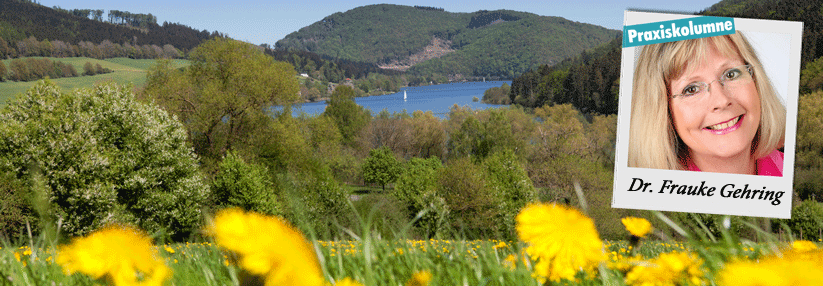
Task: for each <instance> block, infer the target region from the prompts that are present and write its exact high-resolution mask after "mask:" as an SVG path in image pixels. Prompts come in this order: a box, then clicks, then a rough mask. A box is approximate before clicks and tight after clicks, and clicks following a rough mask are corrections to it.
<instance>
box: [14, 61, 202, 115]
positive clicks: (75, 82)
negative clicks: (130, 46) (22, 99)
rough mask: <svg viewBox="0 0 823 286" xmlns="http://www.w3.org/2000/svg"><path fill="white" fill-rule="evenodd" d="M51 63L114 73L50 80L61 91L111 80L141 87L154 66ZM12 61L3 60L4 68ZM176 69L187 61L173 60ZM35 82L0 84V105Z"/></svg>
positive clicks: (146, 64)
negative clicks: (96, 66) (94, 67)
mask: <svg viewBox="0 0 823 286" xmlns="http://www.w3.org/2000/svg"><path fill="white" fill-rule="evenodd" d="M48 59H50V60H52V61H61V62H64V63H66V64H71V65H73V66H74V68H75V69H77V72H79V73H82V72H83V65H84V64H85V63H86V62H90V63H92V64H98V63H99V64H100V65H101V66H103V67H104V68H108V69H110V70H112V71H114V72H112V73H107V74H100V75H94V76H79V77H67V78H58V79H52V81H53V82H54V83H55V84H57V85H58V86H60V88H62V89H63V90H72V89H74V88H79V87H90V86H92V85H93V84H94V83H97V82H104V81H110V80H113V81H115V82H118V83H121V84H126V83H133V84H134V85H135V86H142V85H144V84H145V83H146V70H148V69H149V68H150V67H151V66H152V65H154V60H135V59H129V58H112V59H106V60H98V59H92V58H82V57H80V58H48ZM11 61H12V60H3V63H4V64H5V65H6V67H8V66H9V63H10V62H11ZM173 63H174V65H175V66H176V67H184V66H187V65H189V62H188V61H187V60H174V62H173ZM35 83H36V81H29V82H13V81H5V82H0V105H4V104H5V103H6V102H7V101H8V100H11V99H12V98H14V96H15V95H17V94H19V93H23V92H25V91H26V89H28V88H30V87H31V86H33V85H34V84H35Z"/></svg>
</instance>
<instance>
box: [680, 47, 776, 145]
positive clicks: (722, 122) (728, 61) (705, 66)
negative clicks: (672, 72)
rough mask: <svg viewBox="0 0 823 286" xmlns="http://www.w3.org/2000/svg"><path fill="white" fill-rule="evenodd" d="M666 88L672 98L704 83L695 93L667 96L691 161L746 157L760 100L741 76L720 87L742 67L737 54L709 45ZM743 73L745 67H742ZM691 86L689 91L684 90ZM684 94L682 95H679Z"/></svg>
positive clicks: (741, 61)
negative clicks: (692, 65) (699, 60)
mask: <svg viewBox="0 0 823 286" xmlns="http://www.w3.org/2000/svg"><path fill="white" fill-rule="evenodd" d="M697 64H699V65H698V66H696V67H695V68H694V69H691V70H690V71H689V72H686V73H684V74H683V75H681V76H680V77H679V78H675V79H673V80H672V81H671V83H670V85H669V90H670V91H671V93H672V94H684V93H690V92H692V91H694V90H695V89H694V88H693V87H694V86H695V85H694V84H695V83H698V82H704V83H709V87H708V89H707V90H704V91H703V92H702V93H700V94H698V95H691V96H676V97H674V98H671V97H670V98H669V107H670V112H671V117H672V121H673V122H674V128H675V130H676V131H677V134H678V135H679V136H680V139H682V140H683V142H684V143H686V145H687V146H688V147H689V151H690V152H689V153H690V155H691V158H692V160H694V161H705V160H699V159H707V160H711V159H715V160H716V159H727V158H731V157H736V156H749V155H750V151H751V145H752V141H753V140H754V136H755V134H756V133H757V129H758V126H760V96H759V95H758V93H757V88H756V86H755V84H754V80H753V79H752V78H749V77H747V78H742V79H739V80H737V81H736V82H734V83H733V84H729V81H726V83H725V86H723V85H722V84H721V81H720V80H718V79H720V78H724V79H728V78H730V77H729V76H730V75H734V72H735V71H734V70H732V73H729V69H732V68H736V67H740V66H743V65H745V64H746V63H745V62H744V61H743V59H742V58H741V57H740V56H739V55H738V56H735V57H726V56H723V55H721V54H720V53H719V52H718V51H717V49H716V48H715V47H713V46H712V47H711V49H710V52H709V54H708V55H707V57H706V58H705V61H704V62H702V63H697ZM744 72H745V68H744ZM690 87H691V89H689V88H690ZM684 90H685V91H684Z"/></svg>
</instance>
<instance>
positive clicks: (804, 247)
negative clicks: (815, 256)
mask: <svg viewBox="0 0 823 286" xmlns="http://www.w3.org/2000/svg"><path fill="white" fill-rule="evenodd" d="M792 249H794V250H795V251H799V252H805V251H809V250H815V249H817V244H815V243H814V242H811V241H808V240H795V241H793V242H792Z"/></svg>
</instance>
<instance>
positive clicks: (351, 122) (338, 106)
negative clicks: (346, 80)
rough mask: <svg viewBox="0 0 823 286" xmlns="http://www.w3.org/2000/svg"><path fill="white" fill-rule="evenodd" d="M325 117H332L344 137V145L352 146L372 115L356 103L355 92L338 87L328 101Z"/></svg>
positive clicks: (344, 87) (346, 87)
mask: <svg viewBox="0 0 823 286" xmlns="http://www.w3.org/2000/svg"><path fill="white" fill-rule="evenodd" d="M323 115H326V116H330V117H331V118H333V119H334V122H335V123H336V124H337V128H339V129H340V134H341V135H343V143H344V144H348V145H352V144H353V143H354V142H355V141H356V140H355V139H356V138H355V137H356V136H357V134H358V133H360V130H362V129H363V128H364V127H366V125H368V124H369V121H370V120H371V113H370V112H369V111H368V110H367V109H365V108H363V107H362V106H360V105H357V103H355V102H354V90H353V89H351V88H350V87H348V86H345V85H343V86H338V87H337V88H336V89H335V90H334V92H333V93H332V95H331V99H330V100H329V101H328V105H327V106H326V110H325V111H323Z"/></svg>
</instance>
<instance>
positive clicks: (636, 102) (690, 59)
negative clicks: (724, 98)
mask: <svg viewBox="0 0 823 286" xmlns="http://www.w3.org/2000/svg"><path fill="white" fill-rule="evenodd" d="M711 47H714V48H716V49H717V51H718V52H719V53H720V54H721V55H723V56H726V57H737V56H739V57H740V58H742V59H743V61H745V62H746V64H750V65H752V68H753V69H754V82H755V86H756V88H757V92H758V94H759V96H760V109H761V112H760V126H759V127H758V129H757V134H756V135H755V137H754V140H753V142H752V152H751V155H752V157H753V158H755V159H759V158H762V157H764V156H767V155H768V154H769V153H771V152H772V151H773V150H775V149H777V148H779V147H782V144H783V138H784V134H785V126H786V108H785V107H784V106H783V104H782V103H780V99H778V97H777V93H776V92H775V91H774V88H772V84H771V82H770V81H769V79H768V77H766V72H765V70H764V69H763V66H762V65H761V64H760V60H758V58H757V55H756V53H755V52H754V49H752V47H751V45H750V44H749V42H748V41H747V40H746V38H745V37H743V35H742V34H740V32H737V33H735V34H731V35H725V36H717V37H710V38H700V39H693V40H684V41H677V42H669V43H662V44H653V45H647V46H644V47H643V50H642V52H641V53H640V56H639V57H638V59H637V65H636V67H635V72H634V85H633V87H632V107H631V110H632V111H631V123H630V128H629V129H630V130H629V167H639V168H654V169H671V170H684V169H686V164H687V162H688V156H689V151H688V147H687V146H686V145H685V143H683V141H682V140H680V137H679V136H678V135H677V132H676V131H675V130H674V124H673V122H672V118H671V115H670V114H671V113H670V110H669V96H670V95H671V91H670V90H669V88H668V86H669V84H670V83H671V81H672V80H673V79H676V78H679V77H680V76H681V75H683V74H684V73H689V72H691V69H694V68H696V67H697V65H694V64H692V65H690V63H700V62H703V60H704V59H705V57H706V55H707V54H708V52H709V49H710V48H711Z"/></svg>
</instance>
